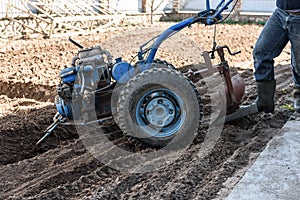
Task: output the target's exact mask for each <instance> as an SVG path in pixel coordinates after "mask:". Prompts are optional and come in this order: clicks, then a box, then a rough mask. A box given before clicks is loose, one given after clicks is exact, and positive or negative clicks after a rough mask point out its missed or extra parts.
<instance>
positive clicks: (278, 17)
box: [253, 8, 300, 87]
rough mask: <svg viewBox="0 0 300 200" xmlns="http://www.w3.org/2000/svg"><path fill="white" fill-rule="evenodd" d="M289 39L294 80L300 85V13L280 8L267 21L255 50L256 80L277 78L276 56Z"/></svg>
mask: <svg viewBox="0 0 300 200" xmlns="http://www.w3.org/2000/svg"><path fill="white" fill-rule="evenodd" d="M289 41H290V42H291V64H292V72H293V80H294V82H295V85H296V86H297V87H300V15H289V14H288V13H286V12H285V11H283V10H281V9H279V8H277V9H276V10H275V11H274V12H273V14H272V16H271V17H270V18H269V20H268V21H267V23H266V25H265V27H264V28H263V30H262V32H261V34H260V36H259V38H258V40H257V42H256V45H255V48H254V50H253V58H254V67H255V72H254V77H255V80H256V81H272V80H275V74H274V58H276V57H277V56H279V55H280V53H281V52H282V50H283V49H284V47H285V46H286V44H287V43H288V42H289Z"/></svg>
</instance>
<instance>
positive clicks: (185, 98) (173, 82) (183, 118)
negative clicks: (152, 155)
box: [37, 0, 257, 147]
mask: <svg viewBox="0 0 300 200" xmlns="http://www.w3.org/2000/svg"><path fill="white" fill-rule="evenodd" d="M232 2H233V0H229V1H227V2H225V0H221V1H220V3H219V4H218V6H217V7H216V9H211V8H210V5H209V0H207V1H206V5H207V9H206V10H205V11H202V12H200V13H198V14H197V15H196V16H194V17H191V18H188V19H186V20H183V21H181V22H179V23H177V24H175V25H173V26H171V27H170V28H168V29H167V30H165V31H164V32H163V33H162V34H160V35H159V36H157V37H155V38H153V39H152V40H150V41H149V42H147V43H145V44H144V45H142V46H141V47H140V51H139V52H138V54H137V57H138V61H137V62H136V63H134V64H132V63H129V62H126V61H122V59H121V58H117V59H116V60H113V57H112V55H111V54H110V52H109V51H106V50H104V49H102V48H101V47H100V46H95V47H89V48H84V47H83V46H82V45H80V44H79V43H77V42H76V41H74V40H73V39H71V38H70V41H71V42H72V43H73V44H75V45H76V46H78V47H79V48H80V49H79V51H78V54H77V55H76V56H75V57H74V58H73V60H72V62H71V66H70V67H67V68H65V69H63V70H62V71H61V72H60V74H59V75H60V77H61V83H60V84H59V85H58V87H57V93H58V96H57V97H56V99H55V105H56V107H57V110H58V112H57V114H56V115H55V117H54V122H53V124H51V125H50V126H49V127H48V128H47V130H46V131H45V135H44V136H43V137H42V138H41V139H40V140H39V141H38V142H37V144H40V143H41V142H43V141H44V140H45V139H46V138H47V137H48V136H49V135H50V134H51V132H52V131H53V130H54V129H55V128H56V127H57V126H58V124H70V121H71V122H72V121H73V122H77V123H75V125H87V124H100V125H104V124H105V122H106V121H107V120H111V119H113V120H114V121H115V122H116V123H117V125H118V126H119V127H120V128H121V130H122V131H123V132H124V134H125V135H130V136H133V137H135V138H137V139H138V140H139V141H141V142H143V143H146V144H148V145H150V146H154V147H161V146H165V145H166V144H168V143H169V142H170V141H172V140H173V141H180V140H181V139H183V138H186V137H189V136H193V135H194V133H195V132H196V130H197V128H198V126H199V122H201V119H202V106H201V96H200V94H199V93H198V91H197V90H196V87H195V85H194V82H195V81H196V80H197V79H199V78H201V77H202V76H204V75H210V74H213V73H215V72H219V73H220V74H221V75H222V76H223V77H224V82H225V85H226V87H225V88H226V99H227V113H228V115H227V117H226V121H230V120H233V119H236V118H239V117H242V116H245V115H248V114H251V113H254V112H257V108H256V106H249V107H247V108H246V107H244V108H243V107H241V106H240V104H241V100H242V97H243V95H244V90H245V83H244V81H243V79H242V78H241V77H240V76H239V75H236V76H234V77H232V78H231V76H230V69H229V66H228V64H227V61H226V60H225V53H224V50H227V51H228V52H229V54H230V55H235V54H238V53H239V52H235V53H232V52H231V51H230V49H229V48H228V47H227V46H218V47H215V48H213V50H212V51H209V52H207V51H205V52H204V53H203V56H204V59H205V61H206V65H207V69H203V70H199V71H192V70H189V71H188V72H186V73H180V72H179V71H178V70H176V69H175V68H174V67H173V66H172V65H171V64H169V63H167V62H165V61H160V60H157V59H154V58H155V54H156V52H157V50H158V48H159V46H160V45H161V43H162V42H163V41H164V40H166V39H168V38H169V37H171V36H172V35H174V34H175V33H178V32H179V31H181V30H182V29H184V28H186V27H189V26H191V25H192V24H194V23H202V24H205V25H213V24H216V23H219V22H220V21H221V20H222V15H221V13H222V12H223V11H224V10H225V9H227V7H228V6H229V5H230V4H231V3H232ZM150 42H153V44H152V45H149V43H150ZM214 53H217V54H218V56H219V58H220V61H221V62H220V64H219V65H217V66H212V64H211V62H210V58H211V57H213V56H214Z"/></svg>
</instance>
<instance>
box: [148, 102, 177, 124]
mask: <svg viewBox="0 0 300 200" xmlns="http://www.w3.org/2000/svg"><path fill="white" fill-rule="evenodd" d="M175 109H176V108H175V106H174V104H173V103H172V101H170V100H169V99H168V98H166V97H158V98H154V99H152V100H150V102H149V103H148V105H147V106H146V114H145V115H146V119H147V121H148V122H149V123H150V124H151V125H153V126H156V127H159V128H162V127H165V126H168V125H170V124H171V123H172V121H173V120H174V119H175V117H176V116H175V113H176V112H175Z"/></svg>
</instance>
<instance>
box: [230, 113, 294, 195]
mask: <svg viewBox="0 0 300 200" xmlns="http://www.w3.org/2000/svg"><path fill="white" fill-rule="evenodd" d="M295 116H296V115H295ZM226 200H300V117H299V115H298V117H297V116H296V117H295V119H293V120H289V121H288V122H287V123H286V124H285V126H284V127H283V129H282V134H280V135H279V136H276V137H274V138H273V139H272V140H271V141H270V142H269V143H268V145H267V147H266V148H265V150H264V151H263V152H262V153H261V154H260V155H259V157H258V158H257V160H256V161H255V162H254V164H253V165H252V166H251V167H250V168H249V169H248V171H247V172H246V173H245V175H244V177H243V178H242V179H241V180H240V182H239V183H238V184H237V185H236V186H235V188H234V189H233V190H232V192H231V193H230V195H229V196H228V197H227V198H226Z"/></svg>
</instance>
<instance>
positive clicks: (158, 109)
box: [117, 68, 202, 147]
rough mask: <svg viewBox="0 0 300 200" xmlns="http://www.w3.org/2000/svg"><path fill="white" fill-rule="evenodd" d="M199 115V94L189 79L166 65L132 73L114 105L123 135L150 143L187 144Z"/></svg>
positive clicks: (190, 139) (193, 134)
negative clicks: (133, 75)
mask: <svg viewBox="0 0 300 200" xmlns="http://www.w3.org/2000/svg"><path fill="white" fill-rule="evenodd" d="M201 117H202V116H201V104H200V96H199V94H198V92H197V90H196V88H195V87H194V85H193V83H192V82H190V81H189V80H187V79H186V78H185V77H184V76H183V75H182V74H180V73H179V72H178V71H176V70H173V69H166V68H154V69H151V70H146V71H144V72H142V73H140V74H137V75H136V76H135V77H133V78H132V79H131V80H130V81H129V82H128V83H127V84H126V85H125V86H124V88H123V90H122V92H121V93H120V97H119V101H118V106H117V118H118V119H117V121H118V124H119V126H120V128H121V129H122V130H123V132H124V133H125V135H130V136H133V137H135V138H137V139H138V140H140V141H142V142H143V143H146V144H148V145H150V146H153V147H163V146H166V145H167V144H169V143H170V142H172V143H173V142H174V144H176V145H177V146H178V147H179V146H180V144H181V145H186V144H190V142H191V141H192V140H193V138H194V136H195V133H196V131H197V128H198V126H199V122H200V120H201Z"/></svg>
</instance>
